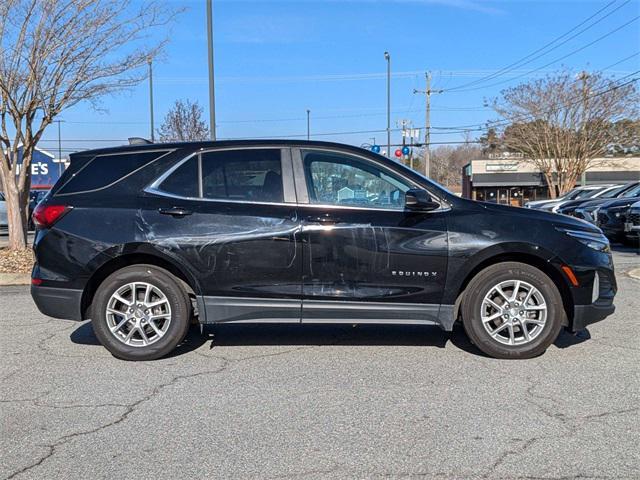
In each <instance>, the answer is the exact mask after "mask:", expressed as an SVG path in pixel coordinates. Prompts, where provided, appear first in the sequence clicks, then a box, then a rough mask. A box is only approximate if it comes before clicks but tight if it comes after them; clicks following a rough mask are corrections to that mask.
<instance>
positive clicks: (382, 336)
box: [69, 322, 591, 358]
mask: <svg viewBox="0 0 640 480" xmlns="http://www.w3.org/2000/svg"><path fill="white" fill-rule="evenodd" d="M69 338H70V339H71V341H72V342H73V343H75V344H79V345H92V346H95V345H100V342H99V341H98V339H97V338H96V336H95V334H94V332H93V328H92V326H91V322H84V323H82V324H81V325H80V326H78V328H76V329H75V330H74V331H73V332H71V335H70V336H69ZM590 338H591V335H590V334H589V331H588V330H586V329H585V330H582V331H580V332H577V333H575V334H572V333H569V332H566V331H562V332H561V333H560V335H559V336H558V338H557V340H556V341H555V342H554V345H555V346H556V347H557V348H568V347H571V346H573V345H577V344H579V343H582V342H584V341H586V340H588V339H590ZM447 342H451V344H452V345H454V346H455V347H457V348H459V349H460V350H463V351H465V352H467V353H470V354H473V355H478V356H482V357H487V358H488V356H487V355H485V354H484V353H483V352H481V351H480V350H479V349H478V348H477V347H476V346H475V345H473V344H472V343H471V342H470V341H469V339H468V338H467V336H466V334H465V333H464V329H463V328H462V326H461V325H458V324H456V325H455V327H454V329H453V331H452V332H445V331H444V330H442V329H440V328H439V327H435V326H421V325H356V326H352V325H301V324H295V325H294V324H271V325H260V324H242V325H238V324H220V325H202V326H200V325H192V326H191V328H190V329H189V332H188V333H187V336H186V337H185V339H184V340H183V341H182V343H181V344H180V345H178V347H177V348H176V349H175V350H174V351H173V352H171V353H170V354H169V355H168V357H175V356H181V355H184V354H186V353H188V352H191V351H193V350H196V349H198V348H200V347H202V346H203V345H205V344H207V343H208V344H209V349H213V348H215V347H234V346H237V347H241V346H260V345H263V346H305V345H308V346H318V345H340V346H387V345H388V346H407V347H436V348H445V346H446V344H447Z"/></svg>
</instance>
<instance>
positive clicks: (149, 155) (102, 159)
mask: <svg viewBox="0 0 640 480" xmlns="http://www.w3.org/2000/svg"><path fill="white" fill-rule="evenodd" d="M165 153H166V152H157V151H156V152H140V153H123V154H118V155H99V156H97V157H95V158H94V159H93V160H91V161H90V162H89V163H87V165H86V166H85V167H84V168H82V169H81V170H79V171H78V172H76V174H75V175H74V176H72V177H71V179H69V180H68V181H67V182H66V183H65V184H64V185H62V187H60V189H59V190H58V192H57V193H58V194H61V195H64V194H68V193H80V192H86V191H90V190H97V189H100V188H104V187H107V186H109V185H111V184H113V183H115V182H117V181H118V180H120V179H122V177H124V176H126V175H128V174H130V173H131V172H133V171H135V170H137V169H139V168H140V167H143V166H144V165H146V164H148V163H149V162H151V161H153V160H155V159H156V158H158V157H160V156H162V155H164V154H165Z"/></svg>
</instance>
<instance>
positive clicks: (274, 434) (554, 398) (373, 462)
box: [0, 250, 640, 479]
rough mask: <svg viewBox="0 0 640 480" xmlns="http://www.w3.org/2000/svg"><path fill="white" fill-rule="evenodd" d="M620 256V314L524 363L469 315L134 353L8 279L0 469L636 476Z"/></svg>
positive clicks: (639, 351) (630, 342)
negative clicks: (471, 336) (148, 358)
mask: <svg viewBox="0 0 640 480" xmlns="http://www.w3.org/2000/svg"><path fill="white" fill-rule="evenodd" d="M615 262H616V267H617V271H618V281H619V287H620V291H619V294H618V297H617V301H616V305H617V312H616V314H615V315H614V316H613V317H610V318H609V319H607V320H605V321H604V322H601V323H598V324H595V325H592V326H591V327H589V329H588V331H584V332H581V333H580V334H579V335H576V336H574V335H569V334H566V333H563V334H562V335H561V336H560V337H559V339H558V341H557V342H556V344H555V345H554V346H552V347H551V348H550V349H549V350H548V351H547V353H546V354H545V355H544V356H542V357H539V358H536V359H533V360H526V361H501V360H492V359H489V358H486V357H484V356H482V355H481V354H480V353H479V352H478V351H477V350H476V349H475V348H474V347H473V346H472V345H470V344H469V342H468V341H467V340H466V339H465V337H464V335H463V333H462V332H461V331H460V330H458V331H456V332H454V333H453V334H451V335H450V334H446V333H444V332H442V331H440V330H439V329H438V328H425V327H413V326H410V327H382V326H360V327H357V328H352V327H345V326H335V327H334V326H318V327H315V326H314V327H300V326H248V325H242V326H240V325H226V326H216V327H209V328H207V329H206V330H205V334H204V335H200V334H199V331H198V329H197V328H194V329H193V331H192V332H191V334H190V335H189V336H188V339H187V342H186V343H185V345H183V346H182V347H181V348H180V349H179V350H178V351H177V352H176V354H175V355H173V356H171V357H170V358H166V359H163V360H159V361H155V362H147V363H127V362H122V361H119V360H116V359H114V358H113V357H111V356H110V355H109V354H108V353H107V351H106V350H104V349H103V348H102V347H101V346H100V345H98V343H97V340H96V338H95V336H94V335H93V332H92V329H91V326H90V325H89V324H88V323H86V322H85V323H76V322H71V321H64V320H53V319H49V318H47V317H44V316H43V315H41V314H40V313H39V312H38V311H37V310H36V308H35V306H34V304H33V303H32V301H31V298H30V296H29V292H28V287H4V288H1V289H0V326H1V328H2V331H3V335H2V336H1V337H0V358H1V362H0V365H1V371H0V376H1V378H2V391H1V393H0V395H1V398H0V405H1V408H2V412H1V418H2V427H1V429H2V430H1V432H2V435H0V478H19V479H27V478H65V479H80V478H82V479H86V478H127V479H137V478H140V479H147V478H155V479H176V478H242V479H247V478H274V479H275V478H278V479H283V478H305V479H307V478H363V479H365V478H367V479H368V478H437V479H466V478H478V479H518V478H521V479H552V478H553V479H560V478H562V479H565V478H567V479H568V478H580V479H596V478H597V479H603V478H611V479H625V478H626V479H630V478H639V476H640V447H639V445H640V374H639V370H638V366H639V365H640V347H639V346H638V328H637V327H638V312H639V311H640V295H639V293H640V281H639V280H635V279H632V278H630V277H629V276H628V275H627V274H626V273H625V272H626V271H628V270H629V269H630V268H632V267H638V266H640V256H638V255H636V254H635V252H633V251H631V250H626V251H621V252H616V253H615Z"/></svg>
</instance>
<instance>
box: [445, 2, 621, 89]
mask: <svg viewBox="0 0 640 480" xmlns="http://www.w3.org/2000/svg"><path fill="white" fill-rule="evenodd" d="M615 2H616V0H613V1H611V2H609V3H608V4H606V5H605V6H604V7H602V8H601V9H599V10H598V11H596V12H595V13H594V14H592V15H591V16H590V17H588V18H586V19H585V20H583V21H582V22H580V23H579V24H578V25H576V26H575V27H573V28H571V29H570V30H568V31H567V32H565V33H563V34H562V35H560V36H559V37H556V38H554V39H553V40H552V41H550V42H549V43H547V44H545V45H543V46H542V47H540V48H538V49H537V50H535V51H533V52H531V53H530V54H528V55H526V56H525V57H522V58H521V59H519V60H517V61H515V62H513V63H510V64H509V65H507V66H506V67H503V68H502V69H500V70H498V71H497V72H494V73H492V74H490V75H487V76H485V77H483V78H480V79H478V80H473V81H471V82H468V83H465V84H462V85H459V86H457V87H453V88H450V89H447V91H454V90H459V89H463V88H467V87H470V86H472V85H477V84H478V83H484V82H486V81H488V80H492V79H494V78H496V77H499V76H502V75H504V74H506V73H508V72H510V71H512V70H514V69H515V67H521V66H523V65H527V64H529V63H531V62H533V61H534V60H536V59H538V58H540V57H542V56H544V55H547V54H548V53H549V52H552V51H553V50H556V49H557V48H559V47H561V46H562V45H564V44H566V43H567V42H569V41H570V40H572V39H574V38H575V37H577V36H579V35H581V34H582V33H584V32H585V31H587V30H589V29H590V28H592V27H593V26H595V25H597V24H598V23H600V22H601V21H602V20H604V19H606V18H607V17H609V16H611V15H613V14H614V13H615V12H616V11H618V10H619V9H620V8H622V7H624V6H625V5H626V4H627V3H629V2H630V0H627V1H626V2H624V3H622V4H621V5H619V6H618V7H617V8H616V9H614V10H612V11H611V12H609V13H608V14H606V15H605V16H603V17H601V18H600V19H598V20H596V21H595V22H594V23H592V24H590V25H588V26H587V27H585V28H584V29H582V30H580V31H579V32H578V33H576V34H574V35H572V36H571V37H569V38H567V39H566V40H565V41H564V42H562V43H560V44H558V45H556V46H554V47H553V48H551V49H549V50H547V48H548V47H550V46H552V45H553V44H555V43H556V42H558V41H559V40H562V39H563V38H564V37H566V36H567V35H569V34H571V33H572V32H574V31H575V30H576V29H578V28H580V27H581V26H582V25H584V24H585V23H587V22H589V21H590V20H591V19H592V18H594V17H596V16H597V15H599V14H600V13H601V12H603V11H604V10H606V9H607V8H609V7H610V6H611V5H613V4H614V3H615ZM545 50H547V51H545ZM540 52H542V53H540ZM538 53H540V54H539V55H537V56H536V54H538ZM531 57H533V58H531ZM525 60H526V61H525ZM523 62H524V63H523Z"/></svg>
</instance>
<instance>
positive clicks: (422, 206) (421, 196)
mask: <svg viewBox="0 0 640 480" xmlns="http://www.w3.org/2000/svg"><path fill="white" fill-rule="evenodd" d="M404 206H405V208H406V209H407V210H412V211H414V212H428V211H431V210H436V209H438V208H440V204H439V203H438V202H434V201H433V200H432V199H431V195H429V193H428V192H427V191H426V190H422V189H421V188H412V189H410V190H407V192H406V193H405V194H404Z"/></svg>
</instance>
